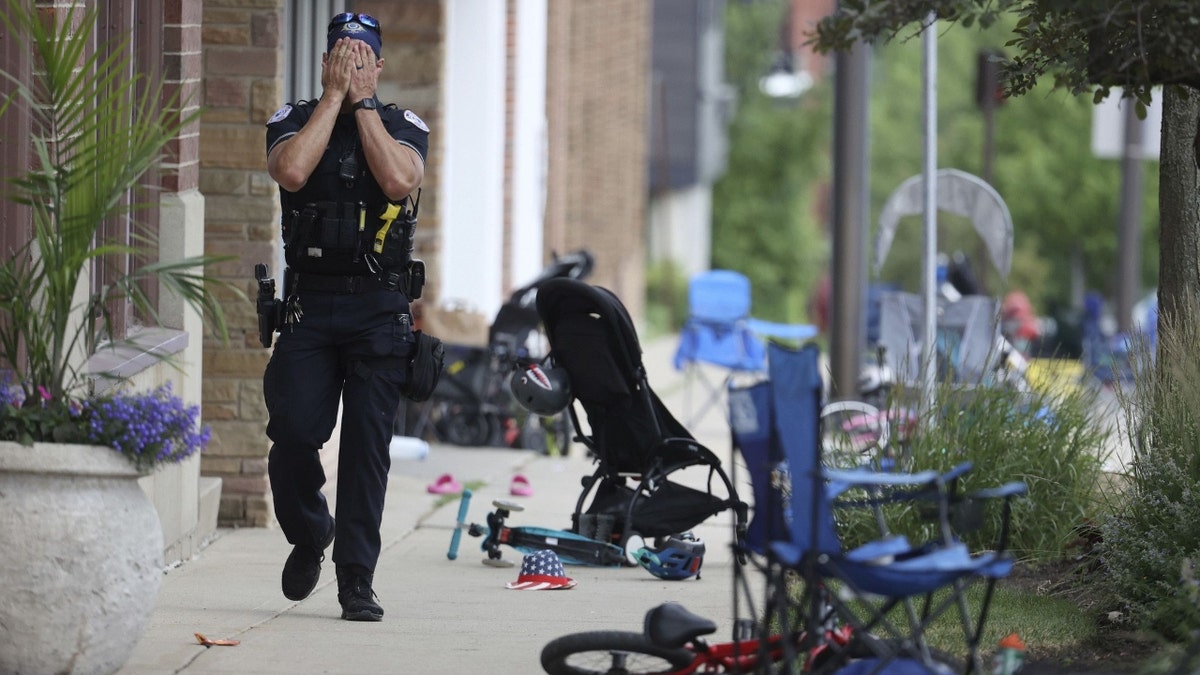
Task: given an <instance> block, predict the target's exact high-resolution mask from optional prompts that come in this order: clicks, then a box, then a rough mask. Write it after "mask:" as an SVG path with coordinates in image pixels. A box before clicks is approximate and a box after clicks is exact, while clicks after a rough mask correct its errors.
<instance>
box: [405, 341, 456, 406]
mask: <svg viewBox="0 0 1200 675" xmlns="http://www.w3.org/2000/svg"><path fill="white" fill-rule="evenodd" d="M413 337H414V338H415V339H416V345H415V348H414V349H413V355H412V360H411V361H409V363H408V381H407V382H405V384H404V391H403V394H404V396H405V397H407V398H408V399H409V400H412V401H424V400H427V399H428V398H429V397H430V396H432V395H433V390H434V389H436V388H437V384H438V380H440V379H441V378H442V365H443V364H444V362H445V360H446V349H445V347H443V346H442V341H441V340H439V339H437V338H435V337H433V336H432V335H427V334H425V333H423V332H421V331H419V330H418V331H413Z"/></svg>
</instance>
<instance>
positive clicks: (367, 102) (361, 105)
mask: <svg viewBox="0 0 1200 675" xmlns="http://www.w3.org/2000/svg"><path fill="white" fill-rule="evenodd" d="M375 108H376V105H375V99H373V98H364V99H362V100H361V101H358V102H357V103H355V104H354V105H352V106H350V109H351V110H363V109H366V110H375Z"/></svg>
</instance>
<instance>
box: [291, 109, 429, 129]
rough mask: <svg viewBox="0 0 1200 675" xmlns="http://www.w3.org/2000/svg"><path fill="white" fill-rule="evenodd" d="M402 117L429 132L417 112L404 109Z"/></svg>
mask: <svg viewBox="0 0 1200 675" xmlns="http://www.w3.org/2000/svg"><path fill="white" fill-rule="evenodd" d="M276 114H278V113H276ZM404 119H406V120H408V121H409V122H410V123H411V124H412V125H413V126H414V127H416V128H418V129H420V130H421V131H424V132H426V133H429V127H427V126H425V121H424V120H422V119H421V118H420V117H417V113H415V112H413V111H411V110H405V111H404Z"/></svg>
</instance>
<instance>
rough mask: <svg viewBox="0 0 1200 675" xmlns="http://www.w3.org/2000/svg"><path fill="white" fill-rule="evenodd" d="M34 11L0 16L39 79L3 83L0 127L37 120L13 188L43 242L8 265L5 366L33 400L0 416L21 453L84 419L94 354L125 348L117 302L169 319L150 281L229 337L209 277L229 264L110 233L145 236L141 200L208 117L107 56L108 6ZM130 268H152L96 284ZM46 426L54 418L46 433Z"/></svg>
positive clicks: (126, 58) (32, 241)
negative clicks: (103, 29)
mask: <svg viewBox="0 0 1200 675" xmlns="http://www.w3.org/2000/svg"><path fill="white" fill-rule="evenodd" d="M34 4H35V3H32V2H28V1H22V0H6V12H5V13H4V15H3V17H0V18H2V20H3V21H4V23H5V25H6V27H7V32H8V35H10V36H12V37H13V38H14V40H15V41H16V42H18V43H19V44H18V45H17V46H15V49H19V50H21V51H23V52H24V53H27V54H30V55H31V58H32V60H33V64H32V69H31V70H32V77H30V78H28V79H25V80H23V79H21V78H20V77H18V75H17V74H14V73H10V72H2V73H0V77H2V78H3V81H4V84H5V85H6V86H5V90H6V91H7V93H6V95H5V97H4V99H3V101H2V102H0V116H3V115H25V116H27V117H28V119H29V121H30V127H31V130H32V133H31V135H30V138H29V139H28V141H29V143H30V147H31V150H32V152H31V168H30V169H29V170H28V171H26V172H25V173H24V174H22V175H19V176H17V177H16V178H14V179H12V180H11V182H10V184H9V186H8V188H9V189H8V190H7V194H6V197H7V198H8V199H9V200H12V201H14V202H16V203H19V204H22V205H24V206H25V207H26V208H27V212H28V213H29V214H30V216H31V223H30V232H31V236H30V238H29V240H28V242H27V243H26V244H25V245H24V246H21V247H20V248H18V249H16V250H15V251H6V252H5V256H4V259H3V260H2V261H0V357H2V358H3V360H4V362H5V365H6V366H7V367H8V368H11V369H12V375H13V376H12V377H11V378H10V380H15V384H16V385H17V386H19V387H20V388H21V389H22V390H23V393H24V396H23V398H22V403H21V405H22V407H23V409H22V411H21V412H20V413H18V412H16V411H15V409H14V408H12V406H11V405H10V406H6V407H5V409H4V410H3V411H0V436H2V438H3V439H4V440H19V441H21V442H32V441H54V440H57V439H56V436H61V435H62V429H61V424H62V423H63V422H68V421H70V420H76V419H77V418H76V417H73V416H71V414H70V413H71V411H72V410H73V409H74V408H75V407H77V406H80V405H81V404H82V403H83V402H85V401H86V400H87V399H89V398H90V397H91V394H92V392H91V390H90V387H89V385H90V380H89V379H88V377H87V373H86V372H85V369H84V366H85V363H86V356H87V354H88V353H90V352H92V351H98V350H102V349H111V348H113V347H115V346H117V345H118V344H120V343H121V341H120V340H117V339H116V338H115V337H114V330H113V321H112V316H111V314H110V311H109V310H110V307H111V306H113V305H112V303H114V302H116V301H122V302H128V303H131V304H132V305H133V306H134V307H135V308H136V309H137V310H138V311H139V312H140V313H141V315H142V316H143V317H146V318H147V319H148V320H150V321H157V320H158V314H157V308H156V306H155V304H154V302H153V301H152V299H151V297H150V295H149V294H148V293H147V291H146V289H145V287H144V283H145V282H146V281H148V280H153V281H155V282H157V284H158V287H159V288H160V289H161V291H162V293H163V294H164V295H166V294H173V295H175V296H177V297H178V298H179V299H181V300H182V301H183V303H185V304H186V305H187V306H188V307H190V308H192V309H194V310H196V311H198V312H200V313H201V314H202V315H203V316H205V317H206V319H207V321H208V322H209V325H211V326H212V327H213V328H215V329H216V331H217V332H218V334H219V335H221V336H222V337H223V338H227V333H226V329H225V322H224V314H223V312H222V310H221V307H220V305H219V304H218V301H217V297H216V295H215V294H214V292H213V288H212V286H211V284H212V283H213V282H211V281H210V280H209V279H208V278H206V277H205V276H204V275H203V268H204V267H205V266H206V265H208V264H211V263H213V262H217V261H218V260H220V259H219V258H215V257H210V256H195V257H189V258H183V259H178V260H160V259H159V256H158V253H157V242H156V241H155V240H154V238H153V237H152V236H149V235H147V234H145V233H138V232H134V234H133V235H132V236H131V239H132V243H124V242H118V241H107V240H103V239H102V230H101V226H102V225H103V224H104V223H106V222H114V221H125V220H127V221H129V222H133V224H134V226H135V228H136V222H134V219H133V216H134V215H135V214H136V212H137V211H138V210H140V209H142V208H146V207H147V206H149V205H147V204H139V203H136V202H135V201H134V200H133V199H130V198H129V195H130V194H132V193H133V191H134V190H135V188H137V187H138V186H139V181H140V179H141V177H142V176H143V175H144V174H145V173H146V171H147V170H148V169H149V168H151V167H152V166H154V165H155V163H156V162H158V160H159V159H160V156H161V154H162V152H163V149H164V147H165V146H166V144H167V143H168V142H169V141H170V140H171V139H173V138H175V137H177V136H178V134H179V132H180V130H181V129H182V128H184V127H185V126H186V125H188V124H190V123H191V122H192V121H194V120H195V119H196V115H195V114H192V115H181V114H180V113H179V110H180V109H181V108H182V106H181V105H180V101H178V100H177V99H176V98H170V99H168V100H166V101H165V102H164V96H163V87H162V84H161V82H157V81H153V80H152V79H151V78H148V77H146V76H144V75H135V76H134V77H128V76H127V75H126V73H127V71H128V68H129V64H130V59H131V56H130V53H129V46H128V43H127V42H125V41H122V42H119V43H111V44H99V45H97V44H94V43H95V42H96V39H97V38H96V36H95V35H94V32H95V31H94V28H95V26H96V25H97V21H98V19H99V17H100V5H93V6H92V7H91V8H90V9H88V10H86V11H84V10H80V9H79V8H78V6H76V5H72V6H71V7H70V8H69V9H66V10H59V9H50V8H38V7H35V6H34ZM10 51H14V50H10ZM9 140H10V141H15V140H16V139H9ZM20 140H21V141H24V139H20ZM130 258H133V259H139V260H150V261H151V262H148V263H146V264H142V265H140V266H136V267H133V268H132V269H129V270H127V271H123V272H122V271H117V272H115V273H113V274H112V275H111V276H112V278H110V279H105V280H104V281H96V282H92V281H91V277H92V276H93V270H94V268H95V267H96V266H97V265H98V264H100V263H101V262H103V261H112V263H113V264H111V265H108V266H107V269H109V270H121V269H123V263H124V261H125V260H126V259H130ZM89 289H90V290H89ZM24 408H29V409H30V410H24ZM17 415H23V416H24V417H26V418H27V419H26V420H25V422H26V423H20V422H18V421H17V420H16V416H17ZM38 417H42V418H44V419H43V421H42V422H37V423H35V422H34V421H33V420H34V419H35V418H38ZM51 418H53V419H51Z"/></svg>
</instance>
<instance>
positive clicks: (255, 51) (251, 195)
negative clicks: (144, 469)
mask: <svg viewBox="0 0 1200 675" xmlns="http://www.w3.org/2000/svg"><path fill="white" fill-rule="evenodd" d="M283 6H284V0H204V2H203V4H202V5H201V3H198V2H184V3H183V11H184V13H185V14H191V13H199V12H200V11H201V10H200V8H201V7H203V10H202V11H203V16H202V17H201V16H186V17H185V19H187V20H189V21H191V20H194V21H195V22H197V23H199V22H200V21H201V20H203V38H202V42H203V60H204V62H203V69H204V80H203V87H202V93H203V101H204V114H203V117H202V119H201V133H200V144H199V150H200V167H201V171H200V189H201V191H202V192H203V193H204V196H205V228H206V233H207V234H206V244H205V247H206V252H207V253H209V254H214V255H232V256H233V262H230V263H225V264H222V265H221V266H219V267H217V268H216V269H215V270H214V276H217V277H219V278H222V279H224V280H226V281H229V282H231V283H232V284H235V285H237V286H238V287H240V288H242V289H243V290H244V291H245V292H246V294H247V296H248V297H249V298H251V301H247V300H244V299H237V298H236V296H233V295H232V294H227V297H226V302H225V303H224V306H225V314H226V318H227V320H228V322H229V330H230V335H231V344H230V345H229V346H224V345H221V344H220V343H219V342H217V341H216V340H214V339H212V338H211V337H208V338H206V340H205V349H204V375H205V378H204V419H205V421H206V422H207V423H208V424H209V425H211V427H212V432H213V434H212V442H211V443H210V444H209V447H208V450H207V451H206V452H205V454H204V458H203V463H202V466H201V468H202V471H203V472H204V473H205V474H206V475H211V476H219V477H220V478H221V480H222V494H221V508H220V515H219V519H220V522H221V524H222V525H249V526H263V525H266V524H268V523H270V522H271V521H272V519H273V516H272V509H271V504H270V488H269V482H268V480H267V450H268V448H269V443H268V440H267V438H266V435H265V429H266V420H267V415H266V409H265V407H264V405H263V400H262V374H263V371H264V370H265V368H266V365H267V361H268V359H269V358H270V351H269V350H266V349H263V348H262V346H261V345H260V344H259V342H258V318H257V315H256V314H255V310H254V305H253V302H252V299H253V298H254V295H255V292H256V288H255V284H254V280H253V271H254V264H255V263H258V262H266V263H273V261H274V260H275V256H276V251H277V246H278V244H277V241H278V238H279V233H278V225H277V223H278V222H279V206H278V192H277V188H276V185H275V183H274V182H273V181H272V180H271V178H270V176H268V175H267V169H266V154H265V153H266V141H265V138H266V137H265V134H266V130H265V127H264V125H265V124H266V121H267V119H268V118H270V116H271V114H272V113H273V112H274V111H275V110H276V109H277V108H278V107H279V106H280V105H281V104H282V74H283V63H282V61H283V52H282V50H281V48H280V28H279V27H280V23H281V21H282V18H283ZM272 272H273V273H278V272H279V270H274V269H273V270H272Z"/></svg>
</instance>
